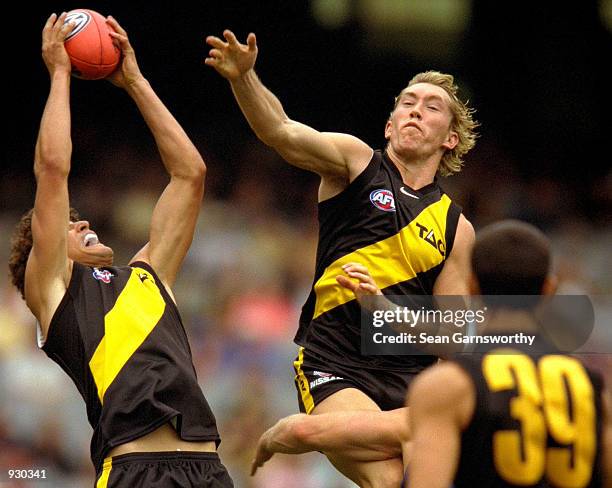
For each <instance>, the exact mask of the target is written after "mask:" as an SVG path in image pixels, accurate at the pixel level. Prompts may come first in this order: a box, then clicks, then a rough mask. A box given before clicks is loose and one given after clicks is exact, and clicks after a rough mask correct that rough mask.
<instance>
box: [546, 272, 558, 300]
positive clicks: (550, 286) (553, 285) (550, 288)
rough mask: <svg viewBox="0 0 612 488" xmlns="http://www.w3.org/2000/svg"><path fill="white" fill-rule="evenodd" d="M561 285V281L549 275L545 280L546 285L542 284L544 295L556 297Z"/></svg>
mask: <svg viewBox="0 0 612 488" xmlns="http://www.w3.org/2000/svg"><path fill="white" fill-rule="evenodd" d="M558 285H559V280H558V279H557V277H556V276H555V275H554V274H549V275H548V276H546V278H544V283H542V295H545V296H548V295H554V294H555V293H556V292H557V287H558Z"/></svg>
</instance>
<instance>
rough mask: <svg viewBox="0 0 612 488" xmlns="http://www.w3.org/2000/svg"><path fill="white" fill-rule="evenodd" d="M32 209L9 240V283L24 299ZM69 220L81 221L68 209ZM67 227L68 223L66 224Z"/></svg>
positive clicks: (75, 213) (73, 211) (73, 210)
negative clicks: (10, 282)
mask: <svg viewBox="0 0 612 488" xmlns="http://www.w3.org/2000/svg"><path fill="white" fill-rule="evenodd" d="M33 213H34V209H33V208H32V209H30V210H28V211H27V212H26V213H25V214H23V216H22V217H21V219H20V220H19V223H18V224H17V225H16V226H15V230H14V231H13V237H12V239H11V254H10V257H9V274H10V275H11V281H12V283H13V285H15V287H16V288H17V289H18V290H19V292H20V293H21V297H22V298H23V299H25V294H24V288H25V271H26V265H27V264H28V257H29V256H30V251H31V250H32V243H33V239H32V214H33ZM69 218H70V220H71V221H72V222H77V221H79V220H81V217H80V216H79V213H78V212H77V211H76V210H75V209H74V208H72V207H71V208H70V217H69ZM66 226H68V222H66Z"/></svg>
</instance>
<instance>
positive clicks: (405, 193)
mask: <svg viewBox="0 0 612 488" xmlns="http://www.w3.org/2000/svg"><path fill="white" fill-rule="evenodd" d="M400 191H401V192H402V193H403V194H404V195H408V196H409V197H412V198H416V199H417V200H420V199H421V198H420V197H417V196H416V195H413V194H412V193H408V192H407V191H406V190H404V187H403V186H402V187H401V188H400Z"/></svg>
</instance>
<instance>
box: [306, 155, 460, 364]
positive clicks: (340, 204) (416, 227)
mask: <svg viewBox="0 0 612 488" xmlns="http://www.w3.org/2000/svg"><path fill="white" fill-rule="evenodd" d="M381 191H384V194H385V198H386V199H387V202H389V201H392V202H393V203H392V204H391V205H388V206H387V207H385V208H383V207H381V206H380V205H377V202H376V199H375V197H374V196H375V195H376V194H378V193H380V192H381ZM460 214H461V208H460V207H459V206H458V205H456V204H455V203H454V202H452V200H451V199H450V198H449V197H448V195H446V194H445V193H444V192H443V191H442V190H441V189H440V187H439V185H438V183H437V181H434V182H433V183H431V184H430V185H427V186H426V187H425V188H421V189H420V190H413V189H410V188H408V187H407V185H405V184H404V183H403V181H402V178H401V175H400V173H399V171H398V169H397V168H396V166H395V165H394V164H393V163H392V162H391V161H389V160H388V159H387V157H386V155H384V154H382V153H381V152H380V151H376V152H375V153H374V156H373V157H372V160H371V161H370V163H369V165H368V166H367V168H366V169H365V170H364V171H363V172H362V173H361V174H360V175H359V176H358V177H357V178H356V179H355V180H354V181H353V182H352V183H351V184H350V185H349V186H348V188H347V189H346V190H345V191H343V192H342V193H340V194H339V195H337V196H335V197H333V198H331V199H330V200H327V201H324V202H322V203H320V204H319V225H320V233H319V246H318V251H317V263H316V271H315V278H314V282H313V286H312V290H311V293H310V296H309V297H308V300H307V301H306V304H305V305H304V307H303V309H302V315H301V317H300V327H299V330H298V333H297V335H296V342H297V343H298V344H299V345H301V346H304V347H306V349H308V350H312V351H314V352H317V353H318V354H320V355H323V356H325V357H329V358H330V359H338V360H341V361H342V362H346V361H349V362H354V364H355V366H357V365H365V364H368V363H370V364H373V363H381V365H384V367H396V368H399V369H404V368H405V369H407V370H412V369H415V368H416V369H420V368H422V367H423V366H426V365H428V364H431V363H432V362H433V360H434V359H433V358H431V357H428V356H423V357H420V358H411V359H407V358H405V357H404V358H395V357H386V358H385V359H380V358H378V359H375V360H374V361H370V359H369V358H365V357H363V356H361V353H360V345H361V344H360V310H359V307H358V305H357V304H356V302H355V299H354V295H353V293H352V292H350V291H349V290H347V289H345V288H343V287H341V286H340V285H338V283H337V282H336V276H338V275H342V274H343V271H342V266H343V265H344V264H346V263H349V262H358V263H361V264H363V265H365V266H367V267H368V270H369V272H370V274H371V275H372V277H373V278H374V279H375V280H376V282H377V284H378V286H379V287H380V288H381V289H382V290H383V292H384V293H385V294H393V295H431V294H433V286H434V283H435V281H436V279H437V277H438V275H439V274H440V271H441V270H442V267H443V266H444V262H445V260H446V258H447V257H448V255H449V254H450V253H451V251H452V247H453V243H454V239H455V233H456V230H457V223H458V220H459V216H460Z"/></svg>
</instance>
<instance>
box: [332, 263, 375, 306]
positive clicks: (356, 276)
mask: <svg viewBox="0 0 612 488" xmlns="http://www.w3.org/2000/svg"><path fill="white" fill-rule="evenodd" d="M342 271H344V273H345V274H344V275H338V276H336V281H337V282H338V283H339V284H340V285H341V286H343V287H344V288H347V289H348V290H351V291H352V292H353V293H354V294H355V298H357V300H360V299H361V298H362V297H364V296H371V295H382V291H380V289H379V288H378V285H377V284H376V281H374V278H372V277H371V276H370V272H369V271H368V268H366V267H365V266H364V265H363V264H359V263H347V264H345V265H344V266H342Z"/></svg>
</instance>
